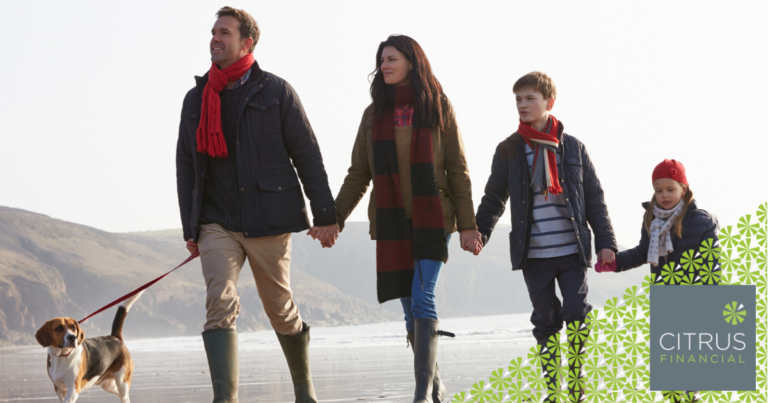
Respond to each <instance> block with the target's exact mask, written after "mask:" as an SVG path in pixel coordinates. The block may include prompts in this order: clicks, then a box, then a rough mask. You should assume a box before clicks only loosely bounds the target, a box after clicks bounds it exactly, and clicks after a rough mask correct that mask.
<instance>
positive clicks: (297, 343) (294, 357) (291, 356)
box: [275, 322, 317, 403]
mask: <svg viewBox="0 0 768 403" xmlns="http://www.w3.org/2000/svg"><path fill="white" fill-rule="evenodd" d="M275 333H276V334H277V340H279V341H280V347H282V348H283V354H285V359H286V361H288V369H290V370H291V379H292V380H293V393H294V394H295V395H296V403H317V396H316V395H315V387H314V386H313V385H312V374H311V373H310V372H309V325H307V324H306V323H303V322H302V328H301V333H299V334H295V335H293V336H285V335H282V334H280V333H277V332H275Z"/></svg>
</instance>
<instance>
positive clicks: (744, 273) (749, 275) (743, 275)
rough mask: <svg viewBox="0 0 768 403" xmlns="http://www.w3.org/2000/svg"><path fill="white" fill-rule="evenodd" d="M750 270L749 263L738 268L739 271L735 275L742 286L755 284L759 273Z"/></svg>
mask: <svg viewBox="0 0 768 403" xmlns="http://www.w3.org/2000/svg"><path fill="white" fill-rule="evenodd" d="M750 269H751V268H750V265H749V263H745V264H742V265H741V266H739V269H738V270H737V271H736V275H738V276H739V281H741V283H742V284H755V283H756V282H757V278H758V277H759V276H760V273H759V272H758V271H753V270H750Z"/></svg>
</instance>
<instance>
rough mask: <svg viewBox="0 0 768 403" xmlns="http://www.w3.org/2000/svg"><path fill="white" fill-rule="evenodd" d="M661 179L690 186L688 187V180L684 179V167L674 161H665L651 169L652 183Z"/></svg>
mask: <svg viewBox="0 0 768 403" xmlns="http://www.w3.org/2000/svg"><path fill="white" fill-rule="evenodd" d="M663 178H668V179H673V180H676V181H678V182H680V183H682V184H683V185H686V186H690V185H688V178H686V177H685V167H684V166H683V164H681V163H680V162H677V161H675V160H669V159H665V160H664V161H662V162H661V163H660V164H659V165H656V168H654V169H653V179H652V182H656V180H657V179H663Z"/></svg>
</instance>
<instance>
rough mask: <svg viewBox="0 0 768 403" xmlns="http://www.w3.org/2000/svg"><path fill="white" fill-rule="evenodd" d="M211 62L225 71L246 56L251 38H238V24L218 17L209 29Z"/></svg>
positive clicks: (229, 17)
mask: <svg viewBox="0 0 768 403" xmlns="http://www.w3.org/2000/svg"><path fill="white" fill-rule="evenodd" d="M211 35H212V36H211V61H212V62H214V63H216V65H217V66H219V68H221V69H225V68H227V67H229V66H230V65H232V64H233V63H235V62H236V61H238V60H240V58H241V57H243V56H245V55H247V54H248V49H249V48H250V46H251V44H252V43H253V39H252V38H246V39H245V40H242V39H241V38H240V22H239V21H237V18H235V17H232V16H229V15H225V16H222V17H219V19H217V20H216V23H215V24H213V29H211Z"/></svg>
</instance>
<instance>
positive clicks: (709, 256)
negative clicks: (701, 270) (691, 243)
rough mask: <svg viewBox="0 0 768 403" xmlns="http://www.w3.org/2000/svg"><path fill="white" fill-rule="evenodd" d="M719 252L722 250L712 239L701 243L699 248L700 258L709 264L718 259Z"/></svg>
mask: <svg viewBox="0 0 768 403" xmlns="http://www.w3.org/2000/svg"><path fill="white" fill-rule="evenodd" d="M721 251H722V248H720V246H718V245H717V244H716V243H715V240H714V239H712V238H709V239H705V240H704V242H702V243H701V247H699V253H700V254H701V257H703V258H704V259H706V260H707V261H710V262H711V261H713V260H715V259H717V258H719V257H720V252H721Z"/></svg>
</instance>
